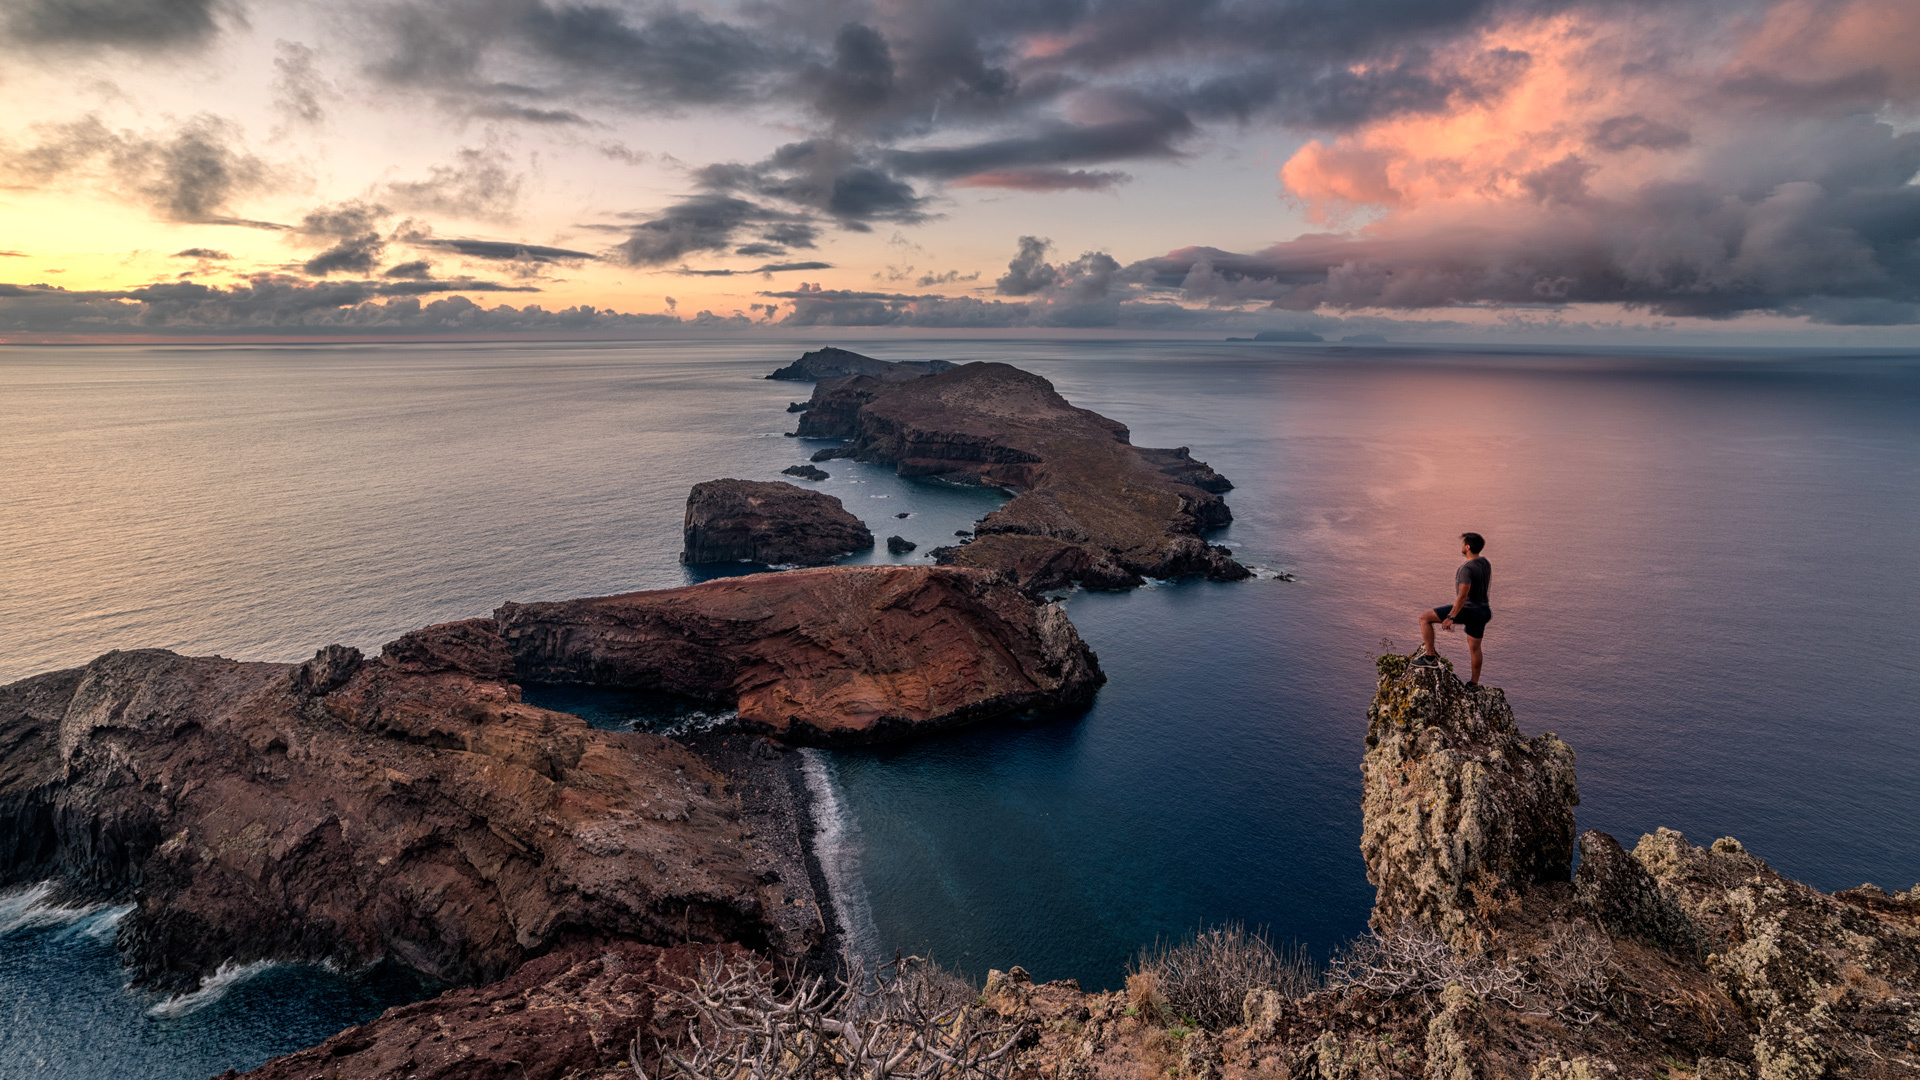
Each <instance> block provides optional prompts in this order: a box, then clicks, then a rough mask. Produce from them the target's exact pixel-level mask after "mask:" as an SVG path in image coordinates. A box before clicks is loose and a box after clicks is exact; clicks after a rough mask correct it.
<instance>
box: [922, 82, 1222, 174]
mask: <svg viewBox="0 0 1920 1080" xmlns="http://www.w3.org/2000/svg"><path fill="white" fill-rule="evenodd" d="M1128 104H1129V105H1132V106H1134V107H1135V108H1136V109H1137V110H1138V111H1139V112H1140V113H1142V115H1137V116H1130V117H1126V118H1124V119H1118V120H1111V121H1107V122H1104V123H1096V124H1054V125H1049V126H1047V127H1045V128H1043V129H1042V130H1040V131H1038V132H1036V133H1034V134H1031V135H1022V136H1019V137H1017V138H1010V139H993V140H989V141H986V142H978V143H972V144H970V145H965V146H954V147H943V148H933V149H924V150H892V151H889V152H888V153H887V154H886V162H887V164H888V165H889V166H891V167H892V168H893V169H894V170H895V171H897V172H899V173H901V174H903V175H906V176H925V177H932V178H935V179H941V180H956V179H960V178H963V177H968V176H974V175H977V174H980V173H989V172H995V171H1000V170H1007V169H1021V168H1029V169H1030V168H1035V167H1040V168H1045V167H1049V166H1061V165H1094V164H1101V163H1104V162H1109V161H1138V160H1142V159H1149V158H1170V157H1175V156H1177V155H1178V150H1177V149H1176V148H1175V143H1176V141H1177V140H1178V139H1179V138H1180V137H1181V136H1184V135H1186V134H1188V133H1190V132H1191V131H1192V130H1193V121H1192V120H1191V119H1190V118H1189V117H1188V116H1187V115H1186V114H1185V113H1183V112H1180V111H1178V110H1175V109H1168V108H1164V107H1149V106H1148V105H1147V104H1146V103H1142V102H1138V101H1134V102H1129V103H1128Z"/></svg>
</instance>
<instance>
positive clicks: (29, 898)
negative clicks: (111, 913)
mask: <svg viewBox="0 0 1920 1080" xmlns="http://www.w3.org/2000/svg"><path fill="white" fill-rule="evenodd" d="M54 888H55V883H54V882H51V881H41V882H36V883H34V884H32V885H29V886H27V887H26V888H24V889H16V890H14V891H13V892H9V893H0V935H5V934H11V933H13V932H14V931H16V930H34V929H40V928H43V927H48V926H66V925H68V924H69V923H77V922H79V921H80V920H82V919H84V918H86V917H87V916H89V915H93V914H96V913H98V912H100V911H102V910H104V909H105V908H106V906H107V905H105V904H99V903H94V904H50V903H48V902H47V899H48V898H49V897H51V896H52V895H53V892H54ZM121 914H125V912H124V911H123V912H122V913H121Z"/></svg>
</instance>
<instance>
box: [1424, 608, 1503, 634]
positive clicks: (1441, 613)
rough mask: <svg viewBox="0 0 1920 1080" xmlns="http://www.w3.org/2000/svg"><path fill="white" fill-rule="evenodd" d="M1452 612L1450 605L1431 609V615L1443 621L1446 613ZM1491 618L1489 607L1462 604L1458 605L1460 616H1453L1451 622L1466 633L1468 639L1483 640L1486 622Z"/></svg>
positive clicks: (1491, 613) (1491, 612)
mask: <svg viewBox="0 0 1920 1080" xmlns="http://www.w3.org/2000/svg"><path fill="white" fill-rule="evenodd" d="M1452 610H1453V605H1452V604H1441V605H1440V606H1439V607H1437V608H1434V609H1433V613H1434V614H1435V615H1436V616H1438V617H1439V618H1441V619H1445V618H1446V617H1447V613H1448V612H1450V611H1452ZM1492 618H1493V609H1492V608H1490V607H1484V606H1482V605H1480V604H1462V605H1460V614H1458V615H1456V616H1454V619H1453V621H1454V623H1455V624H1457V625H1458V626H1459V627H1460V628H1461V629H1463V630H1465V631H1466V632H1467V636H1468V637H1470V638H1483V637H1486V636H1487V621H1488V620H1489V619H1492Z"/></svg>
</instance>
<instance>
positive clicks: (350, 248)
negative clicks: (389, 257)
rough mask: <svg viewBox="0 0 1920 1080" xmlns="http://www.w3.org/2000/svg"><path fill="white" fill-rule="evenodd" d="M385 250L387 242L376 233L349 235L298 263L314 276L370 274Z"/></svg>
mask: <svg viewBox="0 0 1920 1080" xmlns="http://www.w3.org/2000/svg"><path fill="white" fill-rule="evenodd" d="M386 250H387V243H386V241H385V240H383V239H381V238H380V234H378V233H366V234H364V235H361V236H350V237H347V238H346V239H344V240H341V241H340V242H339V243H337V244H335V245H333V246H332V247H330V248H328V249H326V250H325V251H322V252H321V253H320V254H318V255H315V256H314V257H313V258H311V259H308V260H307V261H306V262H304V263H302V264H300V269H301V270H303V271H305V272H307V273H309V274H312V275H313V276H315V277H325V276H327V275H328V274H371V273H373V270H374V267H376V266H379V265H380V258H381V256H382V255H384V254H385V253H386Z"/></svg>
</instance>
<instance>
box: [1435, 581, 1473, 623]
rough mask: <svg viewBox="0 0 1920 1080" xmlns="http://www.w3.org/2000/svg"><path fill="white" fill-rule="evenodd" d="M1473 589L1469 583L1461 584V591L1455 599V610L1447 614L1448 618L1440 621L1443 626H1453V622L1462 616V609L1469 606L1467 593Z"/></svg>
mask: <svg viewBox="0 0 1920 1080" xmlns="http://www.w3.org/2000/svg"><path fill="white" fill-rule="evenodd" d="M1472 588H1473V586H1472V585H1470V584H1468V583H1467V582H1464V581H1463V582H1461V583H1460V590H1459V592H1458V593H1457V594H1456V595H1455V596H1454V598H1453V610H1452V611H1449V612H1447V617H1446V618H1444V619H1442V620H1440V625H1441V626H1452V625H1453V620H1454V619H1455V618H1457V617H1459V615H1460V609H1461V608H1463V607H1466V606H1467V593H1468V591H1469V590H1471V589H1472Z"/></svg>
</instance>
